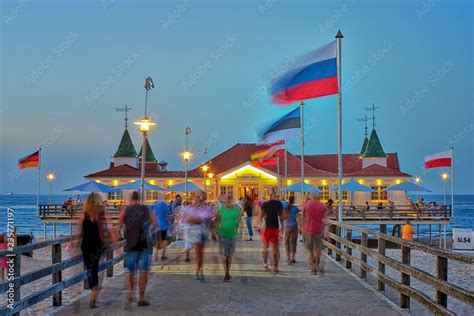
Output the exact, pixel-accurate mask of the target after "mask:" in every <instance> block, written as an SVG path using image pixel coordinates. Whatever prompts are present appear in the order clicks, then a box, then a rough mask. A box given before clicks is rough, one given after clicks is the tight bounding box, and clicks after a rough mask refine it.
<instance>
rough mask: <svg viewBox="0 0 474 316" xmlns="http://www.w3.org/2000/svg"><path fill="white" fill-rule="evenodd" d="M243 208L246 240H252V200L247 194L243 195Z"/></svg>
mask: <svg viewBox="0 0 474 316" xmlns="http://www.w3.org/2000/svg"><path fill="white" fill-rule="evenodd" d="M243 210H244V213H245V223H246V224H247V232H248V235H249V238H248V239H247V241H252V240H253V202H252V200H251V199H250V197H249V196H246V197H245V200H244V204H243Z"/></svg>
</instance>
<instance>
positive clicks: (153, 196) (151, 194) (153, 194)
mask: <svg viewBox="0 0 474 316" xmlns="http://www.w3.org/2000/svg"><path fill="white" fill-rule="evenodd" d="M145 192H146V197H145V200H158V191H157V190H145Z"/></svg>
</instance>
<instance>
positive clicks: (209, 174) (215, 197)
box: [207, 172, 217, 200]
mask: <svg viewBox="0 0 474 316" xmlns="http://www.w3.org/2000/svg"><path fill="white" fill-rule="evenodd" d="M207 176H208V177H209V180H210V183H211V185H212V178H214V174H213V173H212V172H209V173H208V174H207ZM216 190H217V185H216V188H215V190H214V191H215V194H214V200H217V191H216Z"/></svg>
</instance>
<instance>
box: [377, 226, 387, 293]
mask: <svg viewBox="0 0 474 316" xmlns="http://www.w3.org/2000/svg"><path fill="white" fill-rule="evenodd" d="M382 226H383V228H382ZM380 230H385V232H386V230H387V226H386V225H380ZM378 252H379V254H380V255H381V256H384V257H385V240H383V239H381V238H379V239H378ZM377 268H378V271H379V273H382V274H385V264H384V263H383V262H382V261H380V260H377ZM377 290H378V291H385V283H383V282H382V281H377Z"/></svg>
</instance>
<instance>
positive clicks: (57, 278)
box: [51, 244, 63, 306]
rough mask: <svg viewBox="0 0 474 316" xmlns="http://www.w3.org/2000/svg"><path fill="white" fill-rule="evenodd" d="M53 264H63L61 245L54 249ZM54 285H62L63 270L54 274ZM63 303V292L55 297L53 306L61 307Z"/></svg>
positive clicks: (54, 246) (56, 245)
mask: <svg viewBox="0 0 474 316" xmlns="http://www.w3.org/2000/svg"><path fill="white" fill-rule="evenodd" d="M51 257H52V262H51V263H52V264H55V263H61V261H62V256H61V244H55V245H53V247H52V254H51ZM51 281H52V284H53V285H54V284H56V283H61V282H62V270H59V271H57V272H54V273H53V274H52V280H51ZM62 303H63V299H62V292H57V293H55V294H54V295H53V306H61V305H62Z"/></svg>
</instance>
